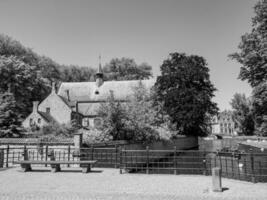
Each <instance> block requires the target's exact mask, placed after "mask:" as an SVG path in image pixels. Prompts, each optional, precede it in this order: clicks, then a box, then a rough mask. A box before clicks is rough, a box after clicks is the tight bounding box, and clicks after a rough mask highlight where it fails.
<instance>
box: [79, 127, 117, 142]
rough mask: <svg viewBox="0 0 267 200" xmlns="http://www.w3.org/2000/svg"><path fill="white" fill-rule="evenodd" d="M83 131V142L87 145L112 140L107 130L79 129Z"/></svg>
mask: <svg viewBox="0 0 267 200" xmlns="http://www.w3.org/2000/svg"><path fill="white" fill-rule="evenodd" d="M81 131H82V133H83V142H84V143H85V144H87V145H90V144H94V143H101V142H108V141H111V140H113V137H112V135H110V134H109V132H108V131H107V130H101V129H96V128H91V129H89V130H84V129H83V130H81Z"/></svg>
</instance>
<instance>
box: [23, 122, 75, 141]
mask: <svg viewBox="0 0 267 200" xmlns="http://www.w3.org/2000/svg"><path fill="white" fill-rule="evenodd" d="M78 130H79V128H76V127H75V126H73V125H72V124H58V123H50V124H48V125H45V126H43V127H40V128H38V129H34V130H32V129H31V130H28V132H29V133H30V134H34V135H37V136H38V138H46V139H47V140H49V138H51V139H53V138H72V137H73V135H74V134H75V133H76V132H78Z"/></svg>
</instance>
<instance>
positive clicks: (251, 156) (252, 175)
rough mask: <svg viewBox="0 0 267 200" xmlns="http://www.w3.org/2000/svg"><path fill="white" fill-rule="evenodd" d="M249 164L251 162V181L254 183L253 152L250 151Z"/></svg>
mask: <svg viewBox="0 0 267 200" xmlns="http://www.w3.org/2000/svg"><path fill="white" fill-rule="evenodd" d="M250 164H251V182H252V183H256V177H255V170H254V156H253V152H251V153H250Z"/></svg>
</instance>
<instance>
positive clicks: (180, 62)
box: [155, 53, 218, 136]
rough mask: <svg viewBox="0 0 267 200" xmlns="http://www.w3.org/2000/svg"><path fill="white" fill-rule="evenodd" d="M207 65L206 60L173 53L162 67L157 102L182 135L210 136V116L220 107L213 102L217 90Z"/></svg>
mask: <svg viewBox="0 0 267 200" xmlns="http://www.w3.org/2000/svg"><path fill="white" fill-rule="evenodd" d="M206 66H207V63H206V61H205V59H204V58H203V57H200V56H196V55H190V56H187V55H186V54H184V53H171V54H170V57H169V58H168V59H166V60H164V61H163V64H162V65H161V67H160V69H161V76H159V77H158V78H157V81H156V84H155V88H156V94H157V95H156V97H157V99H156V102H159V103H161V104H162V109H163V110H164V111H165V112H166V113H167V114H168V115H169V116H170V117H171V120H172V123H175V124H176V128H177V130H178V134H184V135H194V136H204V135H206V134H207V127H208V116H209V115H214V114H216V113H217V110H218V108H217V105H216V103H214V102H212V101H211V99H212V97H213V96H214V91H215V90H216V89H215V88H214V86H213V85H212V83H211V82H210V79H209V69H208V68H207V67H206Z"/></svg>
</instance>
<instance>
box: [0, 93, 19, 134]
mask: <svg viewBox="0 0 267 200" xmlns="http://www.w3.org/2000/svg"><path fill="white" fill-rule="evenodd" d="M21 121H22V118H21V116H20V115H18V113H17V106H16V101H15V98H14V96H13V94H12V93H9V92H5V93H0V137H14V136H19V135H20V134H21V131H22V128H21V127H20V126H21Z"/></svg>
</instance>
